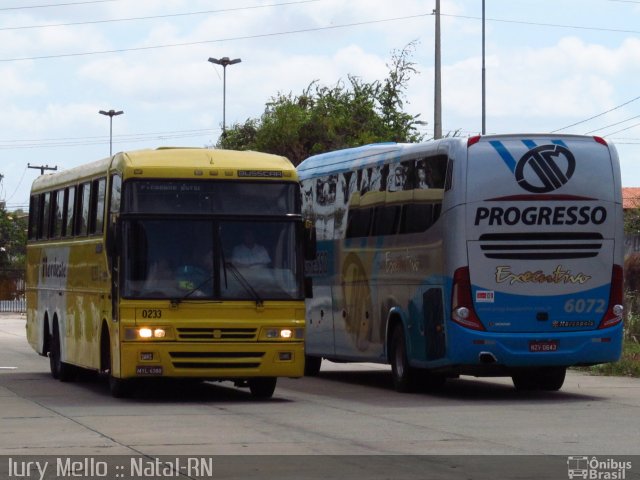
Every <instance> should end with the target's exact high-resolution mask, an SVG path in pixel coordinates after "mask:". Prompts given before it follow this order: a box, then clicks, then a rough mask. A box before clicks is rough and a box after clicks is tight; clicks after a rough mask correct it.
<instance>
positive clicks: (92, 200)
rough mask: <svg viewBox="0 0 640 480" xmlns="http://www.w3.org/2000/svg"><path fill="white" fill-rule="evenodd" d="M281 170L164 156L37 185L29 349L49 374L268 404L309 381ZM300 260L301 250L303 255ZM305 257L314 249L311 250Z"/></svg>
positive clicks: (290, 185)
mask: <svg viewBox="0 0 640 480" xmlns="http://www.w3.org/2000/svg"><path fill="white" fill-rule="evenodd" d="M299 192H300V190H299V184H298V177H297V174H296V171H295V169H294V167H293V165H292V164H291V163H290V162H289V161H288V160H287V159H285V158H283V157H279V156H275V155H268V154H262V153H256V152H237V151H224V150H211V149H198V148H160V149H157V150H141V151H132V152H122V153H118V154H116V155H114V156H113V157H109V158H106V159H103V160H99V161H97V162H94V163H90V164H87V165H83V166H80V167H76V168H72V169H69V170H66V171H62V172H58V173H53V174H47V175H42V176H40V177H38V178H37V179H36V180H35V181H34V183H33V186H32V189H31V197H30V211H29V213H30V214H29V234H28V245H27V275H26V278H27V286H26V296H27V338H28V341H29V343H30V344H31V346H32V347H33V349H34V350H35V351H36V352H37V353H39V354H40V355H43V356H48V357H49V359H50V366H51V374H52V375H53V377H54V378H57V379H59V380H62V381H70V380H73V379H74V377H75V374H76V373H77V372H78V371H79V370H80V369H89V370H93V371H98V372H100V373H102V374H105V375H106V376H108V378H109V385H110V390H111V393H112V395H114V396H116V397H122V396H127V395H130V394H131V393H132V390H133V388H134V387H135V384H136V383H137V380H139V379H143V378H149V377H154V378H155V377H168V378H192V379H200V380H220V381H222V380H231V381H233V382H235V384H236V385H237V386H248V387H249V389H250V391H251V393H252V395H253V396H255V397H259V398H269V397H271V396H272V395H273V392H274V389H275V386H276V381H277V377H300V376H302V375H303V370H304V330H305V319H304V315H305V307H304V298H305V291H309V290H310V288H308V287H307V288H305V285H306V283H305V279H304V277H303V265H304V253H305V252H304V248H303V246H304V245H312V244H309V243H308V242H306V243H305V241H304V240H305V237H304V235H305V229H304V226H303V223H302V220H301V211H300V210H301V199H300V193H299ZM307 250H309V249H307ZM309 251H311V250H309Z"/></svg>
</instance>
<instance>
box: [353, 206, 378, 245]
mask: <svg viewBox="0 0 640 480" xmlns="http://www.w3.org/2000/svg"><path fill="white" fill-rule="evenodd" d="M372 213H373V209H372V208H354V209H351V210H349V220H348V224H347V238H355V237H366V236H368V235H369V228H370V226H371V217H372V216H373V215H372Z"/></svg>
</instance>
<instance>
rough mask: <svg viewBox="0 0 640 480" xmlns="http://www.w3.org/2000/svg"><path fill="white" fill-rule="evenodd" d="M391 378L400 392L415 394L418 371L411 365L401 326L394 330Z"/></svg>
mask: <svg viewBox="0 0 640 480" xmlns="http://www.w3.org/2000/svg"><path fill="white" fill-rule="evenodd" d="M389 353H390V354H391V355H390V359H391V376H392V378H393V386H394V388H395V389H396V391H398V392H403V393H407V392H413V391H414V390H415V388H416V370H415V369H414V368H413V367H411V366H410V365H409V359H408V357H407V344H406V342H405V338H404V330H403V328H402V325H401V324H397V325H396V326H395V328H394V329H393V335H392V337H391V348H390V352H389Z"/></svg>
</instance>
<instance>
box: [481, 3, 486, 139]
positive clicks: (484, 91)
mask: <svg viewBox="0 0 640 480" xmlns="http://www.w3.org/2000/svg"><path fill="white" fill-rule="evenodd" d="M486 74H487V73H486V70H485V68H484V0H482V135H485V134H486V133H487V92H486V89H487V86H486Z"/></svg>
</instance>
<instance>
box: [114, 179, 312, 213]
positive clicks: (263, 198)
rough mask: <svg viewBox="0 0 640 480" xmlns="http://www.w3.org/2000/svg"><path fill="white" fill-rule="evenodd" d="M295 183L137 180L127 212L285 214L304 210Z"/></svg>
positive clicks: (130, 191)
mask: <svg viewBox="0 0 640 480" xmlns="http://www.w3.org/2000/svg"><path fill="white" fill-rule="evenodd" d="M299 204H300V202H299V193H298V186H297V184H295V183H293V182H287V183H280V182H247V181H242V182H234V181H219V180H217V181H216V180H212V181H189V180H136V181H132V182H128V183H127V184H126V185H125V200H124V205H125V207H124V208H125V211H126V212H127V213H168V214H170V213H179V214H216V215H252V214H254V215H285V214H290V213H300V207H299Z"/></svg>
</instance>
